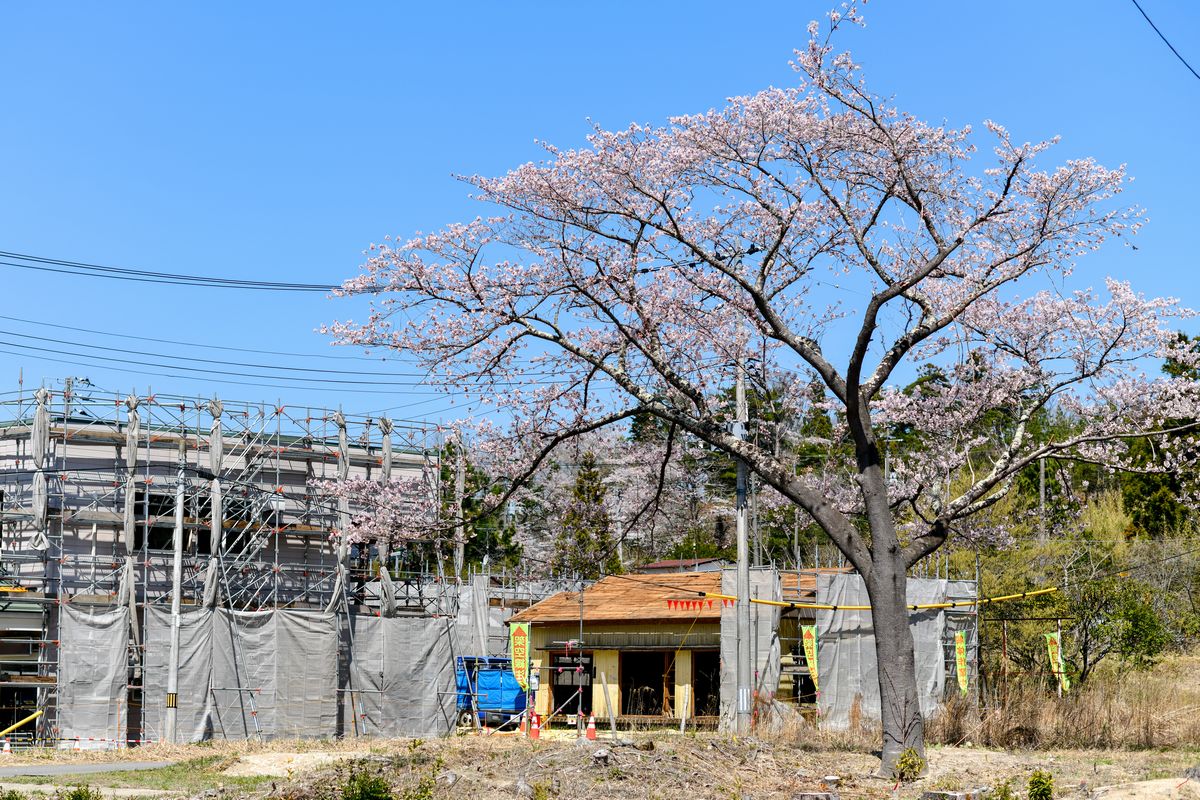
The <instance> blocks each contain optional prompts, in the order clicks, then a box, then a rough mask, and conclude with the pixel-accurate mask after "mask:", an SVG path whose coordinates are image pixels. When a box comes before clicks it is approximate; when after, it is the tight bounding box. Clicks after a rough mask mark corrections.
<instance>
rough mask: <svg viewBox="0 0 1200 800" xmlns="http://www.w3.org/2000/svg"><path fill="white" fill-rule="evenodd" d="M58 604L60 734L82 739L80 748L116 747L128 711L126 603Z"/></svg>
mask: <svg viewBox="0 0 1200 800" xmlns="http://www.w3.org/2000/svg"><path fill="white" fill-rule="evenodd" d="M60 608H61V614H60V622H59V625H60V633H59V640H60V646H59V663H58V728H59V736H60V737H62V738H63V739H64V740H75V739H80V740H84V741H81V742H80V746H82V747H84V748H103V749H108V748H113V747H116V746H117V744H118V742H121V741H123V740H124V739H125V720H126V718H127V711H128V708H127V705H128V683H129V609H128V608H127V607H126V606H106V607H92V606H75V605H70V604H65V605H63V606H61V607H60ZM88 739H93V740H103V741H91V742H89V741H86V740H88Z"/></svg>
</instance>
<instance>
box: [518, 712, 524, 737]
mask: <svg viewBox="0 0 1200 800" xmlns="http://www.w3.org/2000/svg"><path fill="white" fill-rule="evenodd" d="M517 730H518V731H520V732H521V733H524V732H525V712H524V711H522V712H521V716H520V718H519V720H518V722H517Z"/></svg>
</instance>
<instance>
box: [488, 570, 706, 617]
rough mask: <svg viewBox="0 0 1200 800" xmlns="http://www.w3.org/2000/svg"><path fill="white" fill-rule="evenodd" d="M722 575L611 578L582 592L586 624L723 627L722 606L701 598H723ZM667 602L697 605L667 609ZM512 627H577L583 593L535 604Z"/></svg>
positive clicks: (698, 574)
mask: <svg viewBox="0 0 1200 800" xmlns="http://www.w3.org/2000/svg"><path fill="white" fill-rule="evenodd" d="M720 591H721V573H720V572H716V571H714V572H680V573H666V574H661V575H610V576H608V577H607V578H604V579H602V580H600V581H597V582H596V583H594V584H592V585H591V586H589V587H588V588H587V589H585V590H584V592H583V620H584V622H631V623H633V622H675V621H678V622H686V623H688V624H690V623H692V622H693V621H696V620H699V621H701V622H719V621H720V619H721V601H720V600H711V601H709V600H701V597H700V593H701V592H720ZM668 600H672V601H673V600H683V601H691V602H692V603H696V602H699V606H700V607H699V608H695V607H687V603H683V604H679V606H676V604H675V603H670V604H668V602H667V601H668ZM509 621H510V622H540V623H554V622H578V621H579V593H578V592H559V593H558V594H556V595H554V596H553V597H548V598H546V599H545V600H543V601H542V602H540V603H536V604H534V605H532V606H530V607H529V608H527V609H525V610H524V611H522V612H520V613H519V614H515V615H514V616H513V617H512V618H511V619H510V620H509Z"/></svg>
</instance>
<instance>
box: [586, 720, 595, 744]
mask: <svg viewBox="0 0 1200 800" xmlns="http://www.w3.org/2000/svg"><path fill="white" fill-rule="evenodd" d="M587 738H589V739H591V740H592V741H593V742H594V741H596V715H595V714H592V715H591V716H589V717H588V726H587Z"/></svg>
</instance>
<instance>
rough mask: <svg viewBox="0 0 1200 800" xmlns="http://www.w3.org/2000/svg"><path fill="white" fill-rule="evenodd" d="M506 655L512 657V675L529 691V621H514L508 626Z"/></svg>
mask: <svg viewBox="0 0 1200 800" xmlns="http://www.w3.org/2000/svg"><path fill="white" fill-rule="evenodd" d="M508 655H509V656H510V657H511V658H512V672H513V677H514V678H516V679H517V683H519V684H520V685H521V688H522V689H524V690H525V691H529V623H528V622H514V623H512V624H511V625H509V626H508Z"/></svg>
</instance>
